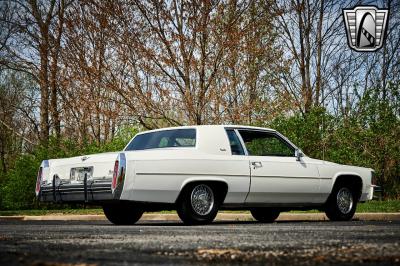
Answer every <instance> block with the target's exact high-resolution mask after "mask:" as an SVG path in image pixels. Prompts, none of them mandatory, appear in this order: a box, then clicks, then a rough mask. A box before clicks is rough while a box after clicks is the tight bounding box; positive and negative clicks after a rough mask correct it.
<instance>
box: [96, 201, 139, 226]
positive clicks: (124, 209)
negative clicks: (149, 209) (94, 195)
mask: <svg viewBox="0 0 400 266" xmlns="http://www.w3.org/2000/svg"><path fill="white" fill-rule="evenodd" d="M103 211H104V215H105V216H106V217H107V219H108V220H109V221H110V222H112V223H113V224H116V225H132V224H135V223H136V222H137V221H139V219H140V217H142V215H143V210H142V209H141V208H139V207H138V206H135V204H132V203H129V202H123V201H121V202H117V203H112V204H111V203H110V204H104V205H103Z"/></svg>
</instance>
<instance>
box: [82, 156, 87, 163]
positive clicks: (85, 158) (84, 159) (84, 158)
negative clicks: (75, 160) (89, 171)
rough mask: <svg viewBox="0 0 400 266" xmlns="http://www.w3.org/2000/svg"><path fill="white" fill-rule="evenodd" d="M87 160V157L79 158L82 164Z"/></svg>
mask: <svg viewBox="0 0 400 266" xmlns="http://www.w3.org/2000/svg"><path fill="white" fill-rule="evenodd" d="M87 159H89V157H88V156H83V157H82V158H81V160H82V162H84V161H86V160H87Z"/></svg>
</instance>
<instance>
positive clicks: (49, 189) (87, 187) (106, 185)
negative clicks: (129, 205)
mask: <svg viewBox="0 0 400 266" xmlns="http://www.w3.org/2000/svg"><path fill="white" fill-rule="evenodd" d="M38 199H39V200H40V201H44V202H102V201H109V200H113V199H115V197H114V195H113V193H112V191H111V180H110V181H108V180H107V181H102V182H93V181H88V182H87V183H86V184H85V183H77V184H71V183H67V184H59V185H54V184H49V185H46V186H42V187H41V189H40V193H39V195H38Z"/></svg>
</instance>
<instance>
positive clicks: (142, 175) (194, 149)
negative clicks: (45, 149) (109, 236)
mask: <svg viewBox="0 0 400 266" xmlns="http://www.w3.org/2000/svg"><path fill="white" fill-rule="evenodd" d="M373 175H374V171H373V170H372V169H368V168H361V167H354V166H347V165H340V164H336V163H331V162H327V161H321V160H316V159H312V158H309V157H307V156H306V155H304V154H303V153H302V151H301V150H300V149H299V148H297V147H296V146H295V145H294V144H293V143H291V142H290V141H289V140H288V139H287V138H285V137H284V136H283V135H281V134H280V133H279V132H277V131H275V130H273V129H268V128H259V127H249V126H233V125H207V126H187V127H176V128H164V129H158V130H151V131H146V132H143V133H139V134H137V135H136V136H135V137H134V138H133V139H132V140H131V141H130V142H129V143H128V145H127V146H126V147H125V149H124V150H123V151H121V152H113V153H102V154H92V155H86V156H81V157H73V158H67V159H54V160H45V161H43V162H42V164H41V166H40V169H39V173H38V176H37V183H36V195H37V197H38V198H39V200H41V201H47V202H49V201H51V202H87V203H92V204H96V205H101V206H102V207H103V210H104V213H105V215H106V217H107V218H108V219H109V220H110V221H111V222H112V223H114V224H134V223H135V222H137V221H138V220H139V219H140V217H141V216H142V214H143V212H144V211H156V210H165V209H168V210H170V209H176V210H177V212H178V215H179V217H180V218H181V219H182V221H183V222H184V223H186V224H204V223H210V222H212V221H213V220H214V218H215V216H216V215H217V212H218V210H220V209H244V210H250V212H251V214H252V215H253V217H254V218H255V219H256V220H258V221H260V222H272V221H274V220H275V219H276V218H277V217H278V216H279V213H280V212H281V211H286V210H293V209H302V210H304V209H318V210H321V211H325V213H326V215H327V216H328V217H329V219H331V220H341V221H343V220H350V219H351V218H352V217H353V215H354V212H355V210H356V206H357V202H364V201H366V200H371V199H372V195H373V187H374V186H373V184H372V182H371V179H372V178H373Z"/></svg>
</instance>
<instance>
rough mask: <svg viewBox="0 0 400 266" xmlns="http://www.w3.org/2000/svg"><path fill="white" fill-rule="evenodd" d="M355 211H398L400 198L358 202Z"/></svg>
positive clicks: (399, 210)
mask: <svg viewBox="0 0 400 266" xmlns="http://www.w3.org/2000/svg"><path fill="white" fill-rule="evenodd" d="M357 212H400V200H382V201H378V200H372V201H367V202H365V203H359V204H358V206H357Z"/></svg>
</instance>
